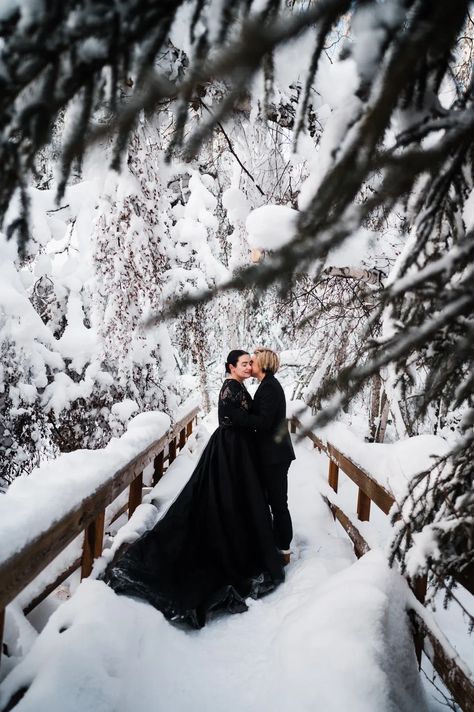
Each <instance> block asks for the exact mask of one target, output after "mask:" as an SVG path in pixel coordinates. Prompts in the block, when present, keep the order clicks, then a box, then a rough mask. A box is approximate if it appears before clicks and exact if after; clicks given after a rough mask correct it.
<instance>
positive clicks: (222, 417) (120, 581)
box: [104, 379, 284, 628]
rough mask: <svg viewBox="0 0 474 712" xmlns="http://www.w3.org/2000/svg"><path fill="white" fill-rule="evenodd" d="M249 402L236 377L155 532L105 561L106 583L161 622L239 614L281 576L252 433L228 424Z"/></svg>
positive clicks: (224, 388) (198, 623)
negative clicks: (146, 606) (151, 609)
mask: <svg viewBox="0 0 474 712" xmlns="http://www.w3.org/2000/svg"><path fill="white" fill-rule="evenodd" d="M251 402H252V401H251V398H250V395H249V394H248V392H247V390H246V388H245V387H244V386H243V385H242V384H241V383H239V382H238V381H236V380H234V379H228V380H226V381H225V382H224V384H223V386H222V388H221V391H220V394H219V408H218V414H219V427H218V428H217V430H216V431H215V432H214V433H213V434H212V435H211V437H210V439H209V442H208V444H207V446H206V448H205V450H204V451H203V453H202V455H201V457H200V459H199V462H198V464H197V466H196V468H195V470H194V472H193V474H192V475H191V478H190V479H189V481H188V482H187V484H186V485H185V486H184V488H183V490H182V491H181V493H180V494H179V495H178V497H177V498H176V499H175V501H174V502H173V503H172V504H171V506H170V508H169V510H168V511H167V512H166V514H165V515H164V517H163V519H161V520H160V521H159V522H158V523H157V524H156V525H155V527H154V528H153V529H152V530H150V531H149V532H147V533H146V534H144V535H143V536H142V537H141V538H140V539H138V540H137V541H136V542H135V543H133V544H132V545H131V546H130V547H129V549H128V550H127V551H126V552H125V553H124V554H123V556H122V557H121V558H119V559H118V561H116V562H114V563H113V564H111V565H110V566H109V567H108V569H107V571H106V573H105V575H104V579H105V581H106V582H107V583H108V584H109V585H110V586H111V587H112V588H113V589H114V590H115V591H116V592H117V593H122V594H126V595H131V596H138V597H140V598H144V599H146V600H147V601H148V602H149V603H151V604H152V605H153V606H155V607H156V608H158V609H159V610H160V611H162V612H163V614H164V615H165V616H166V618H168V619H170V620H176V621H185V622H186V623H188V624H190V625H191V626H193V627H194V628H201V627H202V626H203V625H204V624H205V622H206V617H207V614H208V613H209V612H211V611H215V610H226V611H229V612H242V611H245V610H246V609H247V606H246V604H245V599H246V598H247V597H248V596H251V597H253V598H257V597H258V596H261V595H264V594H265V593H268V592H269V591H272V590H273V589H274V588H275V587H276V586H277V585H278V584H279V583H280V582H281V581H283V579H284V573H283V569H282V562H281V557H280V553H279V552H278V550H277V549H276V547H275V543H274V539H273V531H272V524H271V517H270V513H269V509H268V506H267V504H266V501H265V498H264V495H263V491H262V488H261V485H260V482H259V478H258V472H257V465H256V454H255V443H254V440H253V439H254V438H255V437H256V436H255V433H253V432H252V431H249V430H248V429H247V430H245V429H240V428H238V427H234V426H232V425H230V424H227V420H228V419H231V417H232V412H235V409H236V408H242V409H244V410H248V409H249V408H250V405H251Z"/></svg>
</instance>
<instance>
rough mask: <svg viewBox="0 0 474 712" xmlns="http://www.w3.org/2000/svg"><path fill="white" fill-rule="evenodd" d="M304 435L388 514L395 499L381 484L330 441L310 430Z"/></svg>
mask: <svg viewBox="0 0 474 712" xmlns="http://www.w3.org/2000/svg"><path fill="white" fill-rule="evenodd" d="M293 420H294V421H295V422H296V423H297V425H298V426H299V427H302V425H301V422H300V421H299V420H298V418H293ZM304 434H305V436H306V437H307V438H309V439H310V440H311V441H312V442H313V443H314V444H315V445H316V447H317V448H318V449H319V450H323V451H324V452H325V453H327V455H328V457H329V459H330V460H332V461H333V462H334V463H335V464H336V465H337V466H338V467H339V469H340V470H342V471H343V472H344V473H345V474H346V475H347V476H348V477H350V479H351V480H352V481H353V482H355V484H356V485H357V486H358V487H360V489H362V491H363V492H364V494H366V495H367V496H368V497H370V499H371V500H372V501H373V502H375V504H376V505H377V507H379V508H380V509H381V510H382V512H385V514H388V513H389V511H390V509H391V507H392V505H393V503H394V502H395V499H394V497H393V495H392V494H391V493H390V492H388V491H387V490H386V489H385V488H384V487H383V486H382V485H381V484H379V483H378V482H377V480H375V479H374V478H373V477H372V476H371V475H369V473H368V472H366V471H365V470H363V469H362V467H359V465H356V464H355V463H354V462H352V461H351V460H349V458H348V457H346V456H345V455H343V454H342V452H339V450H338V449H337V448H336V447H334V445H331V443H327V445H326V444H324V443H323V442H322V440H320V438H318V436H317V435H315V434H314V433H312V432H311V431H310V430H306V431H305V433H304Z"/></svg>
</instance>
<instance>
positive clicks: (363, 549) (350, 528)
mask: <svg viewBox="0 0 474 712" xmlns="http://www.w3.org/2000/svg"><path fill="white" fill-rule="evenodd" d="M321 497H322V498H323V500H324V501H325V502H326V504H327V505H328V507H329V509H330V510H331V512H332V513H333V515H334V516H335V518H336V519H337V520H338V522H339V523H340V524H341V525H342V526H343V527H344V529H345V531H346V532H347V534H348V535H349V537H350V539H351V541H352V543H353V544H354V551H355V554H356V556H357V557H358V558H360V557H361V556H363V555H364V554H366V553H367V552H368V551H370V546H369V545H368V544H367V542H366V540H365V539H364V537H363V536H362V534H361V533H360V531H359V530H358V529H357V527H356V526H354V524H352V522H351V520H350V519H349V517H348V516H347V515H346V514H344V512H343V511H342V509H340V508H339V507H338V506H337V504H334V503H333V502H331V501H330V500H329V499H328V498H327V497H325V496H324V495H323V494H322V495H321Z"/></svg>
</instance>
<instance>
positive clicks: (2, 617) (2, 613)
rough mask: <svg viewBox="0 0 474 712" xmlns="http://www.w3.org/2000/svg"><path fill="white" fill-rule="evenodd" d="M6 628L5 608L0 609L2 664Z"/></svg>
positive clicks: (0, 657)
mask: <svg viewBox="0 0 474 712" xmlns="http://www.w3.org/2000/svg"><path fill="white" fill-rule="evenodd" d="M4 630H5V609H4V608H3V609H2V610H1V611H0V664H1V660H2V653H3V632H4Z"/></svg>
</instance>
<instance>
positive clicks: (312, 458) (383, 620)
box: [0, 426, 441, 712]
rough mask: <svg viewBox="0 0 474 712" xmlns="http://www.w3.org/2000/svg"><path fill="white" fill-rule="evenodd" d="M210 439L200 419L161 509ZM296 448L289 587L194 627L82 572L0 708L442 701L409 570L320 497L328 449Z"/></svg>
mask: <svg viewBox="0 0 474 712" xmlns="http://www.w3.org/2000/svg"><path fill="white" fill-rule="evenodd" d="M205 440H206V433H205V432H204V428H203V427H202V426H201V428H200V429H199V431H198V436H197V438H196V437H193V438H192V440H191V442H190V449H188V448H186V450H185V451H184V452H183V453H182V454H181V455H180V456H179V457H178V458H177V460H176V461H175V462H174V463H173V465H172V466H171V468H170V470H169V471H168V473H167V474H166V476H165V477H164V478H163V480H162V481H161V482H160V483H159V485H158V486H157V487H156V488H155V490H153V491H152V493H151V498H153V499H154V500H155V501H156V500H158V503H159V506H160V510H161V511H165V509H166V506H167V504H168V503H169V502H170V501H171V500H172V499H173V497H174V496H175V495H176V493H177V492H178V491H179V490H180V488H181V487H182V485H183V483H184V482H185V481H186V478H187V477H188V476H189V474H190V473H191V471H192V468H193V466H194V464H195V462H196V459H197V457H198V455H199V452H200V450H201V449H202V447H203V444H204V442H205ZM296 449H297V460H296V462H295V463H293V465H292V468H291V470H290V508H291V511H292V514H293V519H294V525H295V538H294V542H293V550H294V555H293V559H292V562H291V564H290V566H289V567H288V569H287V579H286V581H285V583H284V584H283V585H282V586H280V588H279V589H277V590H276V591H275V592H274V593H272V594H271V595H269V596H268V597H266V598H264V599H261V600H259V601H250V604H249V610H248V612H246V613H244V614H240V615H233V616H229V615H219V616H217V617H216V618H214V619H213V620H211V621H210V622H209V623H208V625H207V626H206V627H205V628H204V629H203V630H201V631H189V630H183V629H180V628H177V627H174V626H173V625H171V624H169V623H168V622H167V621H166V620H165V619H164V618H163V616H162V615H161V613H159V612H158V611H156V610H155V609H153V608H152V607H151V606H149V605H147V604H146V603H144V602H142V601H139V600H134V599H130V598H126V597H121V596H117V595H116V594H115V593H114V592H113V591H112V590H110V589H109V588H108V587H107V586H105V585H104V584H103V583H101V582H99V581H96V580H86V581H83V582H82V583H81V584H80V585H79V586H78V588H77V590H76V592H75V594H74V595H73V597H72V598H71V599H69V600H68V601H66V602H64V603H63V604H62V605H61V606H60V607H59V608H58V609H57V610H56V611H55V612H54V613H53V615H52V616H51V618H50V619H49V621H48V623H47V624H46V626H45V628H44V630H43V631H42V632H41V634H40V635H39V636H38V637H37V639H36V641H35V642H34V643H33V645H32V646H31V649H30V651H29V653H28V654H27V655H26V656H25V658H24V659H23V660H22V661H21V662H20V663H19V664H18V665H17V666H16V667H15V668H14V669H13V670H12V672H11V673H10V675H9V676H7V678H6V679H5V680H4V682H3V684H2V686H1V688H0V707H1V706H2V704H4V703H5V701H6V700H7V699H8V698H9V697H10V695H11V693H12V692H14V691H15V690H17V689H19V688H21V687H26V688H28V691H27V692H26V694H25V695H24V697H23V699H22V700H21V702H20V703H19V704H18V705H17V707H16V708H15V709H16V710H17V711H18V712H43V710H44V712H46V711H47V712H79V710H80V711H81V712H82V711H83V710H90V711H91V712H102V711H104V712H105V711H107V712H111V711H114V712H131V711H132V710H133V712H151V711H152V710H153V712H160V711H161V710H166V712H187V711H188V710H189V711H191V710H193V712H194V710H203V711H204V710H205V711H206V712H222V710H227V711H228V712H243V711H248V712H266V711H268V712H270V710H271V711H272V712H279V711H281V712H283V711H284V710H285V711H286V710H288V709H292V710H295V711H296V712H303V711H305V710H312V711H313V710H320V711H321V712H323V711H324V712H342V711H343V710H344V711H345V710H348V709H350V710H351V711H352V712H359V711H360V712H372V711H373V712H385V711H387V712H389V711H390V712H392V711H393V712H395V711H400V710H402V711H403V710H406V711H407V712H413V710H417V712H423V711H424V710H427V711H428V710H431V711H434V710H437V709H438V706H437V705H436V704H435V703H433V701H432V700H430V699H429V696H428V695H427V694H426V692H425V690H424V687H423V684H422V680H421V678H420V676H419V674H418V670H417V665H416V661H415V656H414V651H413V645H412V642H411V637H410V630H409V628H408V620H407V617H406V615H405V613H404V608H405V603H406V596H407V587H406V584H405V583H404V580H403V579H401V578H400V577H399V576H398V574H396V573H395V572H393V571H391V570H389V569H388V567H387V565H386V563H385V559H384V556H383V554H382V553H381V551H373V552H370V553H369V554H368V555H366V556H364V557H363V558H362V559H361V560H359V561H357V560H356V559H355V557H354V555H353V552H352V547H351V544H350V542H349V540H348V538H347V537H346V535H345V533H344V532H343V530H342V529H341V528H340V527H339V525H338V524H337V523H335V522H334V521H333V519H332V517H331V515H330V514H329V512H328V510H327V508H326V505H325V504H324V503H323V501H322V499H321V497H320V492H321V491H326V488H327V484H326V473H327V459H326V458H325V456H324V455H319V454H317V451H315V450H313V449H312V445H311V443H310V442H309V441H305V442H302V443H299V444H297V446H296ZM146 506H147V505H145V507H146ZM137 512H138V513H137V519H140V516H141V515H140V512H139V511H138V510H137ZM97 569H100V563H99V565H98V567H97ZM439 709H441V708H439Z"/></svg>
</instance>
